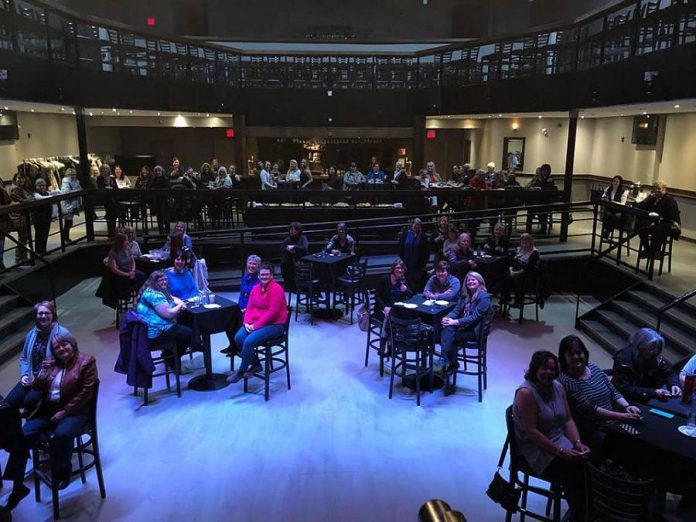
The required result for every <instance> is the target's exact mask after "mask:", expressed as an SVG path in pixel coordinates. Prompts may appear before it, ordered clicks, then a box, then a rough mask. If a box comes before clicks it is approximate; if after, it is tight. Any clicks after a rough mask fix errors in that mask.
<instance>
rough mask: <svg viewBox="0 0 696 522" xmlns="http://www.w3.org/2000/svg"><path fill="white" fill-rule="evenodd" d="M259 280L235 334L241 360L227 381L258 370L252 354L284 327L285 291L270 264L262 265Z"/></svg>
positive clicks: (232, 381) (243, 376)
mask: <svg viewBox="0 0 696 522" xmlns="http://www.w3.org/2000/svg"><path fill="white" fill-rule="evenodd" d="M259 281H260V282H261V284H258V285H256V286H255V287H254V288H253V289H252V291H251V295H250V296H249V304H248V305H247V308H246V311H245V312H244V325H243V326H242V327H241V328H240V329H239V331H238V332H237V335H235V336H234V341H235V343H236V344H237V349H238V350H239V351H240V352H241V353H240V356H241V358H242V362H241V364H240V365H239V370H238V371H236V372H235V373H233V374H232V375H230V376H229V377H227V382H229V383H235V382H239V381H240V380H242V379H246V378H247V377H250V376H252V375H253V374H254V373H256V372H259V371H261V363H260V362H259V360H258V358H256V357H254V354H255V349H256V347H257V346H259V345H260V344H262V343H264V342H266V341H270V340H271V339H275V338H276V337H280V336H281V335H282V334H283V329H284V328H285V320H286V319H287V316H288V311H287V308H286V305H285V292H284V291H283V287H281V286H280V285H279V284H278V283H276V282H275V280H274V279H273V267H272V266H271V265H270V264H269V263H263V264H262V265H261V268H260V269H259ZM252 359H253V362H252Z"/></svg>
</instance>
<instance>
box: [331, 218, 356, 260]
mask: <svg viewBox="0 0 696 522" xmlns="http://www.w3.org/2000/svg"><path fill="white" fill-rule="evenodd" d="M324 250H325V251H326V252H329V253H331V254H354V253H355V240H354V239H353V238H352V237H351V236H350V235H349V234H346V224H345V223H339V224H338V225H336V234H334V235H333V237H332V238H331V239H329V242H328V243H327V244H326V248H325V249H324Z"/></svg>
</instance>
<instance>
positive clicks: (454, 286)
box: [423, 261, 461, 301]
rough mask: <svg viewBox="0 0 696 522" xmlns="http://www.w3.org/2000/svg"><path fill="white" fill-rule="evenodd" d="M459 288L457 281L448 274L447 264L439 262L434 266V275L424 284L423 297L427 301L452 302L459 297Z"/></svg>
mask: <svg viewBox="0 0 696 522" xmlns="http://www.w3.org/2000/svg"><path fill="white" fill-rule="evenodd" d="M460 288H461V283H460V282H459V279H457V278H456V277H454V276H453V275H450V273H449V263H448V262H447V261H440V262H438V263H437V264H436V265H435V275H433V276H430V279H428V282H427V283H426V284H425V289H424V290H423V296H424V297H426V298H427V299H443V300H445V301H452V300H454V299H456V298H457V296H458V295H459V289H460Z"/></svg>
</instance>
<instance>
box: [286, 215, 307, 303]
mask: <svg viewBox="0 0 696 522" xmlns="http://www.w3.org/2000/svg"><path fill="white" fill-rule="evenodd" d="M308 250H309V241H307V236H305V235H304V234H303V233H302V224H301V223H299V222H297V221H293V222H292V223H290V228H289V229H288V237H286V238H285V239H284V240H283V242H282V243H281V245H280V256H281V261H280V273H281V274H282V275H283V285H284V287H285V289H286V290H287V291H288V292H294V291H295V261H299V260H300V259H302V258H303V257H304V256H306V255H307V251H308Z"/></svg>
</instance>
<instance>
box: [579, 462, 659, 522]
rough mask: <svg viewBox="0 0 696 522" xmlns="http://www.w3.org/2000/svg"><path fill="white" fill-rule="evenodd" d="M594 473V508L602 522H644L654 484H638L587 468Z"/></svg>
mask: <svg viewBox="0 0 696 522" xmlns="http://www.w3.org/2000/svg"><path fill="white" fill-rule="evenodd" d="M587 467H588V469H589V472H590V490H591V499H592V508H593V510H594V512H595V515H597V516H598V520H611V521H622V522H628V521H633V520H635V521H640V520H644V517H645V514H646V513H647V510H648V503H649V501H650V498H651V497H652V494H653V491H654V482H653V481H651V480H637V479H634V478H630V477H628V476H620V475H619V473H616V474H614V473H608V472H607V471H605V470H602V469H599V468H597V467H595V466H594V465H593V464H589V463H588V464H587Z"/></svg>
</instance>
